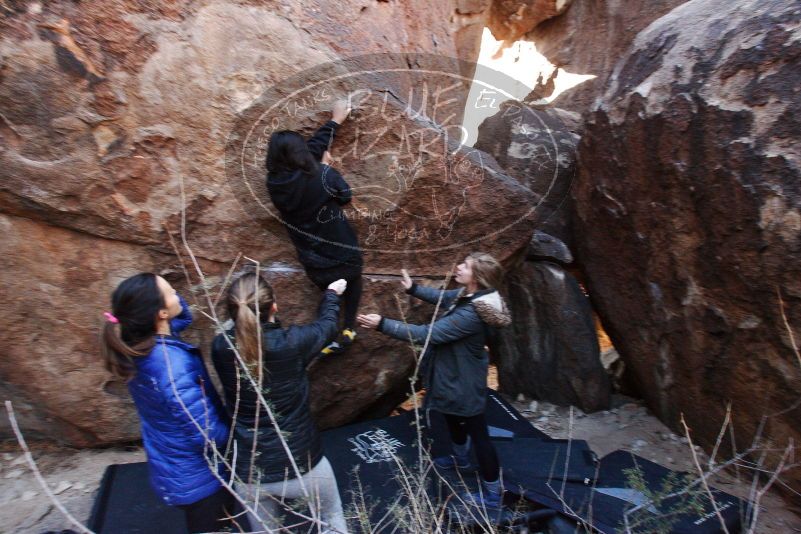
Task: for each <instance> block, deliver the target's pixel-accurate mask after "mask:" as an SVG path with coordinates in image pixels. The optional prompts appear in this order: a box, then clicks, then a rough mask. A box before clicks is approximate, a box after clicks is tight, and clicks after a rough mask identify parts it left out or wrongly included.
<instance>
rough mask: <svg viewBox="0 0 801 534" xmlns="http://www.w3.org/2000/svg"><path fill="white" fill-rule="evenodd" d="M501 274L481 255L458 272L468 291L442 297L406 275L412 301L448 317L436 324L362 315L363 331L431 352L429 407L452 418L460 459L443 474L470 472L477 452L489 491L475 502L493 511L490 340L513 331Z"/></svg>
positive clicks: (440, 461)
mask: <svg viewBox="0 0 801 534" xmlns="http://www.w3.org/2000/svg"><path fill="white" fill-rule="evenodd" d="M501 275H502V269H501V266H500V264H499V263H498V262H497V261H496V260H495V258H493V257H492V256H490V255H489V254H482V253H479V252H474V253H472V254H470V255H468V256H467V258H466V259H465V261H464V262H462V263H461V264H459V266H458V267H457V268H456V276H455V280H456V282H457V283H458V284H459V285H461V286H462V287H461V288H459V289H453V290H450V291H440V290H437V289H434V288H431V287H424V286H420V285H417V284H415V283H412V280H411V278H410V277H409V275H408V273H407V272H406V271H405V270H404V271H403V282H402V283H403V287H404V288H405V289H406V292H407V293H409V294H410V295H412V296H414V297H417V298H419V299H421V300H425V301H427V302H430V303H432V304H437V303H438V302H439V303H440V306H441V308H442V309H444V310H445V311H444V313H442V315H441V316H440V317H439V319H437V320H436V321H435V322H434V324H433V325H428V324H426V325H411V324H408V323H405V322H402V321H396V320H393V319H388V318H386V317H381V316H380V315H376V314H370V315H359V316H358V321H359V324H361V326H364V327H366V328H375V329H377V330H378V331H379V332H381V333H382V334H386V335H388V336H391V337H394V338H396V339H400V340H403V341H412V342H413V343H415V344H419V345H423V344H424V343H425V342H426V339H428V337H429V335H430V341H429V347H428V349H427V351H426V355H425V356H424V357H423V358H424V359H423V363H424V365H422V366H421V373H422V379H423V387H425V389H426V396H425V401H424V402H425V407H426V408H427V409H431V410H436V411H438V412H440V413H442V414H443V415H444V416H445V420H446V422H447V423H448V430H449V431H450V435H451V440H452V442H453V443H452V445H453V452H454V454H453V455H450V456H446V457H442V458H434V464H435V465H436V466H437V467H438V468H442V469H454V468H466V467H469V466H470V460H469V458H470V454H469V452H470V446H471V441H472V446H473V447H474V448H475V451H476V457H477V458H478V467H479V472H480V474H481V479H482V486H483V492H481V494H479V495H474V498H475V499H476V500H478V501H480V502H481V503H483V504H484V505H486V506H487V507H494V508H497V507H500V505H501V494H502V492H501V482H500V466H499V465H498V456H497V454H496V452H495V447H493V445H492V442H491V441H490V438H489V430H488V428H487V421H486V418H485V416H484V410H485V407H486V400H487V370H488V367H489V355H488V354H487V351H486V350H485V348H484V347H485V345H486V344H487V339H488V337H489V336H490V335H492V333H493V332H492V331H493V329H495V328H500V327H504V326H507V325H509V323H510V322H511V317H510V315H509V312H508V311H507V308H506V304H505V303H504V301H503V299H502V298H501V296H500V294H499V293H498V292H497V291H496V290H495V289H494V288H495V287H498V285H499V284H500V280H501Z"/></svg>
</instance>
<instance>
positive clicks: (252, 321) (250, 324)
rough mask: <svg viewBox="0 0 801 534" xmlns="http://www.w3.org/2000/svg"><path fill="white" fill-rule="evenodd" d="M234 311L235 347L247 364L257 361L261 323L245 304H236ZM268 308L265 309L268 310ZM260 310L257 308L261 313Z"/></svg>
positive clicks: (258, 357) (258, 358) (260, 312)
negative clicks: (235, 310) (235, 311)
mask: <svg viewBox="0 0 801 534" xmlns="http://www.w3.org/2000/svg"><path fill="white" fill-rule="evenodd" d="M237 306H238V310H237V313H236V348H237V350H239V355H240V356H241V357H242V359H243V360H244V361H245V363H247V364H248V365H255V364H257V363H259V360H260V356H261V354H260V351H259V337H260V336H261V325H260V324H259V322H258V321H257V320H256V314H255V313H254V312H253V310H251V309H250V306H248V305H247V304H244V303H242V304H237ZM268 311H269V310H265V312H268ZM265 312H262V310H259V315H261V314H262V313H265Z"/></svg>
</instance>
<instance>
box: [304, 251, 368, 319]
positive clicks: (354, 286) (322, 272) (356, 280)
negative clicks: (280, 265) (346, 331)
mask: <svg viewBox="0 0 801 534" xmlns="http://www.w3.org/2000/svg"><path fill="white" fill-rule="evenodd" d="M306 275H307V276H308V277H309V280H311V281H312V283H314V285H316V286H317V287H319V288H320V289H322V290H323V291H325V288H327V287H328V284H330V283H331V282H335V281H337V280H339V279H340V278H344V279H345V281H347V282H348V287H347V289H345V293H344V294H343V295H342V300H343V301H344V302H343V308H344V309H345V323H344V325H343V328H350V329H353V328H354V327H355V326H356V314H357V313H358V311H359V301H360V300H361V299H362V268H361V266H360V265H347V264H340V265H337V266H336V267H330V268H328V269H312V268H310V267H306Z"/></svg>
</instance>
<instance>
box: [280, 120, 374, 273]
mask: <svg viewBox="0 0 801 534" xmlns="http://www.w3.org/2000/svg"><path fill="white" fill-rule="evenodd" d="M338 127H339V125H338V124H337V123H336V122H334V121H328V122H326V123H325V124H324V125H323V126H322V127H320V129H319V130H317V132H315V134H314V135H313V136H312V137H311V139H309V140H308V141H307V142H306V146H308V147H309V151H310V152H311V153H312V155H313V156H314V158H315V159H316V160H317V161H320V160H321V159H322V156H323V152H325V151H326V150H328V147H329V146H330V145H331V141H332V140H333V138H334V132H335V131H336V129H337V128H338ZM267 191H269V193H270V199H271V200H272V201H273V204H274V205H275V207H276V208H277V209H278V211H279V213H280V215H281V219H282V221H283V223H284V226H286V229H287V231H288V232H289V237H290V238H291V239H292V243H294V245H295V248H296V249H297V251H298V259H299V260H300V263H302V264H303V266H304V267H309V268H312V269H328V268H331V267H336V266H338V265H339V264H343V263H347V264H350V265H361V264H362V257H361V250H360V249H359V241H358V239H357V237H356V233H355V232H354V231H353V228H352V227H351V225H350V223H348V221H347V219H346V218H345V214H344V213H343V212H342V208H341V206H344V205H345V204H347V203H348V202H350V199H351V190H350V186H349V185H348V184H347V183H346V182H345V179H344V178H342V175H341V174H339V172H337V171H336V169H334V168H333V167H329V166H328V165H322V164H321V165H319V167H318V169H317V171H315V172H313V173H307V172H304V171H302V170H296V171H283V170H282V171H278V172H268V174H267Z"/></svg>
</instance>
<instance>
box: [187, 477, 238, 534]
mask: <svg viewBox="0 0 801 534" xmlns="http://www.w3.org/2000/svg"><path fill="white" fill-rule="evenodd" d="M235 502H236V501H235V499H234V496H233V495H231V492H229V491H228V490H227V489H225V488H220V490H219V491H217V493H212V494H211V495H209V496H208V497H205V498H203V499H200V500H199V501H197V502H193V503H192V504H184V505H181V506H178V508H180V509H182V510H183V511H184V515H185V516H186V526H187V528H188V530H189V532H190V533H194V532H219V531H220V530H223V529H224V528H226V527H230V526H233V525H232V523H231V520H230V519H226V515H227V514H231V515H233V514H234V513H235V512H234V504H235Z"/></svg>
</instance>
